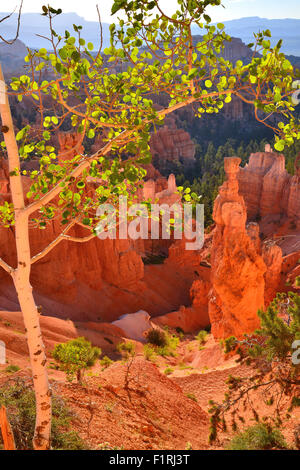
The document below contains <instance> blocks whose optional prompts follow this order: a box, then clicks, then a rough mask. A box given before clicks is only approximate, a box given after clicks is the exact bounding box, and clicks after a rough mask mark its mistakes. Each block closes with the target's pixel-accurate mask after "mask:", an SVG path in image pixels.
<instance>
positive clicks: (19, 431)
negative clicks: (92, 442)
mask: <svg viewBox="0 0 300 470" xmlns="http://www.w3.org/2000/svg"><path fill="white" fill-rule="evenodd" d="M1 405H4V406H5V407H6V409H7V413H8V419H9V422H10V424H11V426H12V430H13V433H14V438H15V442H16V447H17V449H18V450H27V449H32V438H33V433H34V425H35V416H36V412H35V398H34V392H33V390H32V388H31V386H30V385H28V384H26V383H25V381H24V380H22V379H20V378H18V379H17V380H14V381H9V382H7V383H5V384H4V385H2V386H1V388H0V406H1ZM72 417H73V415H72V413H71V411H70V410H69V409H68V408H67V406H66V405H65V402H64V400H62V399H61V398H60V397H57V396H54V397H53V406H52V433H51V447H52V448H53V449H62V450H84V449H87V448H88V446H87V444H86V443H85V442H84V441H83V440H82V439H81V438H80V437H79V435H78V434H77V432H75V431H69V430H68V429H70V424H71V420H72ZM0 442H1V433H0Z"/></svg>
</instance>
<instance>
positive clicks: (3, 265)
mask: <svg viewBox="0 0 300 470" xmlns="http://www.w3.org/2000/svg"><path fill="white" fill-rule="evenodd" d="M0 266H1V268H3V269H4V270H5V271H6V272H7V273H8V274H10V275H12V274H13V273H14V271H15V269H14V268H12V267H11V266H9V264H7V263H6V262H5V261H4V260H3V259H2V258H0Z"/></svg>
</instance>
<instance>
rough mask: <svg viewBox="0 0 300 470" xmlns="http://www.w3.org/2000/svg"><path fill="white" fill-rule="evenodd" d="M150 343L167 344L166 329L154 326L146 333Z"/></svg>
mask: <svg viewBox="0 0 300 470" xmlns="http://www.w3.org/2000/svg"><path fill="white" fill-rule="evenodd" d="M146 339H147V341H148V343H151V344H154V346H159V347H164V346H167V342H168V340H167V335H166V333H165V332H164V331H162V330H159V329H157V328H152V329H151V330H149V331H148V332H147V334H146Z"/></svg>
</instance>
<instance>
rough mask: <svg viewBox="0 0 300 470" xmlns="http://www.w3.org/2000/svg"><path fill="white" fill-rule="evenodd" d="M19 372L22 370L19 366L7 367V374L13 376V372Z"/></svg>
mask: <svg viewBox="0 0 300 470" xmlns="http://www.w3.org/2000/svg"><path fill="white" fill-rule="evenodd" d="M18 370H20V367H19V366H15V365H14V364H11V365H9V366H7V367H6V369H5V372H8V373H10V374H12V373H13V372H18Z"/></svg>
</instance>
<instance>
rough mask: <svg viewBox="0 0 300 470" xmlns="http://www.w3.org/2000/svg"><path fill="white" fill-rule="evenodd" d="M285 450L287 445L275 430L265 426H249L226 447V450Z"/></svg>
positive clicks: (277, 430) (278, 431)
mask: <svg viewBox="0 0 300 470" xmlns="http://www.w3.org/2000/svg"><path fill="white" fill-rule="evenodd" d="M273 448H276V449H286V448H287V443H286V442H285V440H284V437H283V435H282V434H281V432H280V430H279V429H277V428H272V427H271V426H268V425H266V424H262V423H260V424H256V425H255V426H250V427H249V428H247V429H245V430H244V431H243V432H240V433H238V434H237V435H236V436H235V437H234V438H233V439H232V440H231V441H230V444H229V445H228V447H227V449H228V450H269V449H273Z"/></svg>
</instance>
